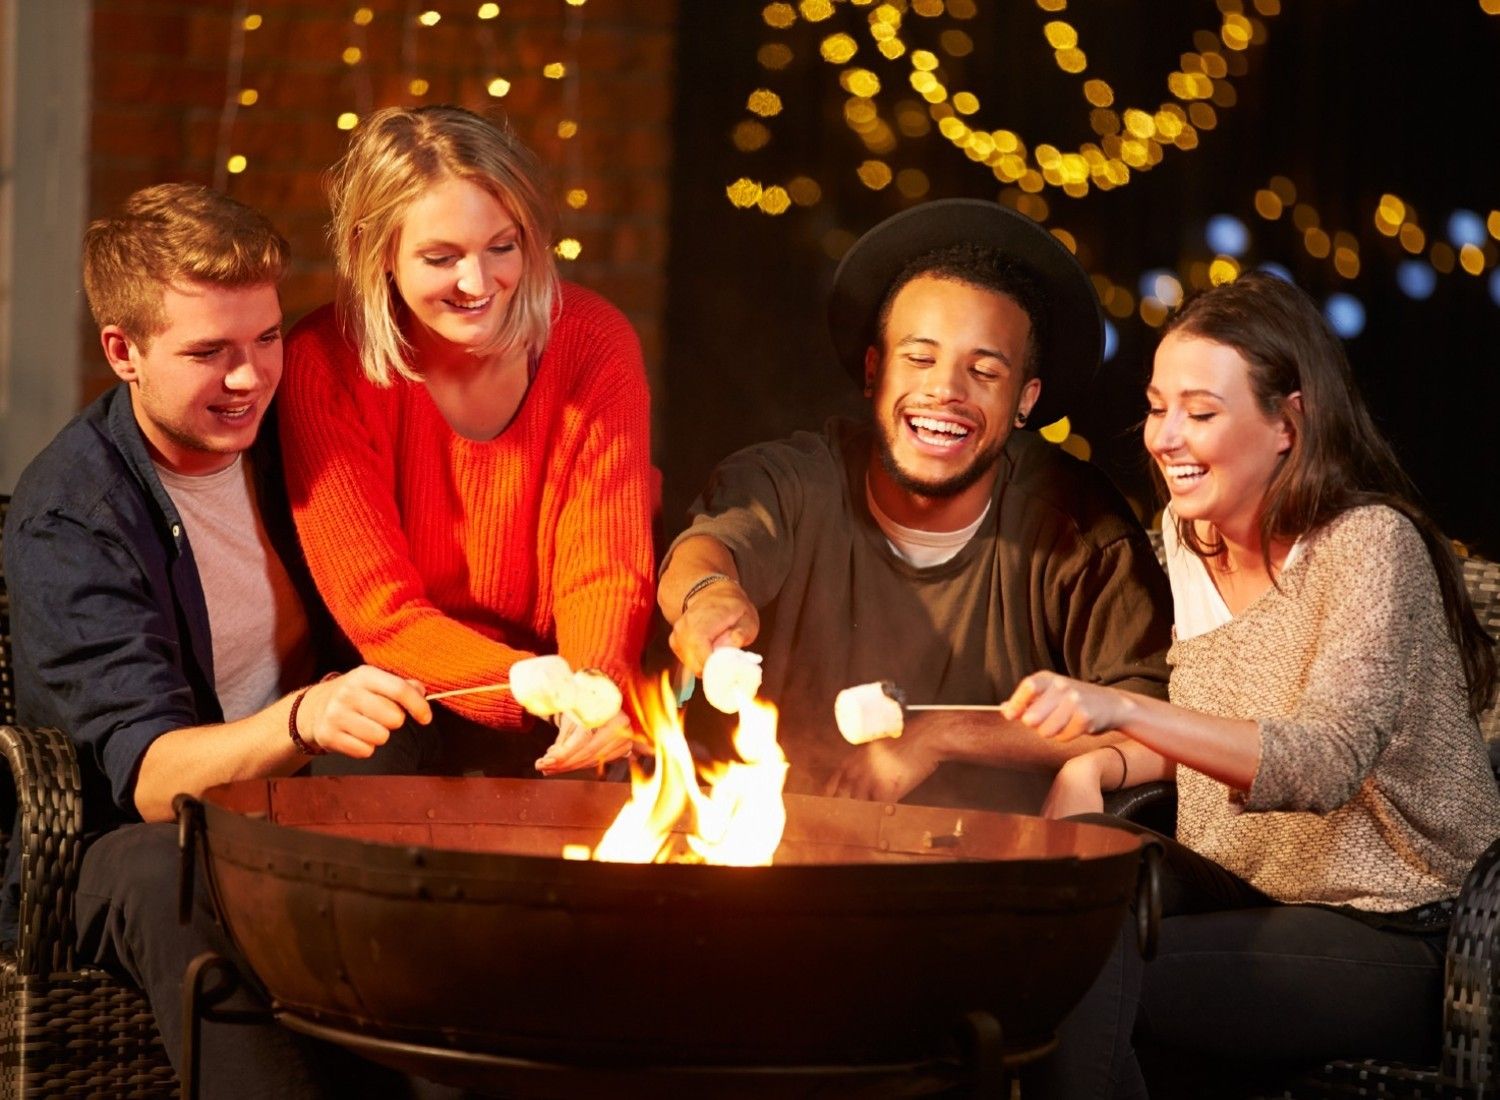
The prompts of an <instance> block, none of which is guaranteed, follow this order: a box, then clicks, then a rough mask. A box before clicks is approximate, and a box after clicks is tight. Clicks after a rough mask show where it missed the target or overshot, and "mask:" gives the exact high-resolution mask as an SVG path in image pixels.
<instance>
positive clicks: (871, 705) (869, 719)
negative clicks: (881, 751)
mask: <svg viewBox="0 0 1500 1100" xmlns="http://www.w3.org/2000/svg"><path fill="white" fill-rule="evenodd" d="M904 703H905V699H904V698H903V697H902V694H901V689H900V688H898V687H897V686H896V685H895V684H893V683H891V681H889V680H881V681H879V682H877V683H873V684H858V685H856V686H855V687H851V688H845V689H844V690H843V691H841V692H839V693H838V697H837V698H836V699H834V701H833V718H834V721H835V722H837V723H838V727H839V732H840V733H842V734H843V735H844V740H845V741H848V742H849V743H850V744H851V745H863V744H865V743H866V742H869V741H874V740H876V739H877V738H880V737H900V736H901V730H902V726H903V724H904V720H903V716H902V706H903V704H904Z"/></svg>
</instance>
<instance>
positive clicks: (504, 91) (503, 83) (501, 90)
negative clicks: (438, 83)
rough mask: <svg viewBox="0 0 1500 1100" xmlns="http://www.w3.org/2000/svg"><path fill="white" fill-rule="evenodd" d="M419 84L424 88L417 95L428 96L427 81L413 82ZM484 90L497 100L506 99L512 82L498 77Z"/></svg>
mask: <svg viewBox="0 0 1500 1100" xmlns="http://www.w3.org/2000/svg"><path fill="white" fill-rule="evenodd" d="M418 83H420V84H421V85H422V86H423V87H422V91H421V92H419V93H417V94H419V95H423V94H426V91H427V87H426V85H427V81H425V80H422V81H416V80H413V81H412V84H413V85H415V84H418ZM413 90H415V89H413ZM484 90H485V91H486V92H488V93H489V94H490V95H491V96H492V97H493V98H495V99H504V98H505V97H506V96H507V95H509V94H510V81H509V80H506V79H505V78H504V77H503V76H497V77H495V78H494V79H493V80H491V81H490V82H489V83H488V84H486V85H485V86H484Z"/></svg>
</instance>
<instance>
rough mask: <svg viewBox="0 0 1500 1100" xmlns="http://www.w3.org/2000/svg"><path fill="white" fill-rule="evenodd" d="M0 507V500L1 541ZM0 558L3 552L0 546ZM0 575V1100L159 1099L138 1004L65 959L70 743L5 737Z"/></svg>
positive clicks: (158, 1058) (74, 840) (24, 732)
mask: <svg viewBox="0 0 1500 1100" xmlns="http://www.w3.org/2000/svg"><path fill="white" fill-rule="evenodd" d="M9 504H10V498H9V497H8V496H3V495H0V531H3V530H4V522H5V511H6V508H7V507H8V505H9ZM0 550H3V545H0ZM12 652H13V651H12V648H11V634H10V605H9V598H8V594H7V589H6V586H5V570H4V568H3V567H0V718H3V721H0V755H3V757H4V759H5V762H6V763H7V764H8V765H9V767H8V768H5V769H0V788H3V790H0V821H3V822H4V824H5V827H6V828H7V829H9V828H10V827H11V823H12V822H13V821H17V813H16V810H17V805H18V803H19V808H20V813H19V821H17V828H16V829H15V831H14V833H13V834H11V835H9V836H6V837H5V838H4V842H3V844H0V857H3V855H4V854H5V853H6V852H7V851H8V849H9V846H10V844H11V843H12V842H14V843H16V844H18V845H19V846H20V859H21V878H22V880H23V881H22V888H21V898H22V910H23V911H22V913H21V915H20V928H19V931H18V935H17V942H16V944H15V945H14V950H12V951H10V952H0V1100H10V1098H12V1097H15V1098H20V1097H98V1096H129V1097H142V1098H146V1097H170V1096H177V1095H178V1088H177V1078H176V1076H175V1075H174V1074H173V1072H172V1066H171V1064H170V1063H169V1062H168V1061H167V1053H166V1050H165V1048H164V1047H163V1046H162V1043H161V1039H160V1037H159V1036H158V1035H157V1032H156V1020H155V1019H154V1018H153V1016H152V1015H151V1009H150V1006H149V1005H148V1004H147V1003H146V999H145V998H144V997H143V996H141V994H140V992H139V991H137V990H135V989H133V988H130V987H128V986H125V985H122V984H120V983H119V982H117V981H116V980H115V979H114V978H113V977H112V976H111V975H109V974H107V973H105V972H104V971H102V970H99V969H97V968H94V967H89V966H78V965H76V963H75V960H74V958H73V926H72V915H73V891H74V888H75V886H76V884H77V876H78V861H79V858H80V854H81V839H82V802H81V791H80V788H79V781H78V766H77V762H76V760H77V758H76V757H75V755H74V750H73V745H72V742H70V741H69V740H68V738H67V737H66V736H65V735H64V734H62V733H60V732H59V731H57V730H32V729H23V728H20V727H18V726H17V725H16V712H15V694H14V687H15V684H14V678H13V665H12Z"/></svg>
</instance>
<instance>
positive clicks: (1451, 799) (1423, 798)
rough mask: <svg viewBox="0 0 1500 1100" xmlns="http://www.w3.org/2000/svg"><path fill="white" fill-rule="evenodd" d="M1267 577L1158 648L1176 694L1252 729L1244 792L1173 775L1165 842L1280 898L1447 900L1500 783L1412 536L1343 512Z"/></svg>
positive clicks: (1383, 520) (1397, 906)
mask: <svg viewBox="0 0 1500 1100" xmlns="http://www.w3.org/2000/svg"><path fill="white" fill-rule="evenodd" d="M1279 584H1280V586H1279V589H1278V588H1272V589H1271V590H1269V591H1268V592H1266V593H1265V595H1263V596H1262V597H1261V598H1260V599H1258V600H1257V601H1256V602H1255V603H1254V604H1252V605H1251V606H1250V607H1248V608H1246V609H1245V610H1244V611H1242V612H1241V613H1240V614H1239V615H1237V616H1235V617H1234V618H1233V619H1232V620H1231V621H1229V622H1228V623H1225V624H1224V625H1222V626H1220V627H1218V628H1217V629H1215V630H1211V631H1209V632H1208V633H1206V634H1201V635H1198V636H1197V637H1194V638H1189V639H1187V640H1179V641H1177V642H1175V643H1174V644H1173V646H1172V649H1171V651H1170V652H1169V653H1168V656H1167V660H1168V663H1169V664H1170V665H1171V666H1172V681H1171V699H1172V702H1174V703H1177V704H1179V705H1181V706H1184V707H1189V708H1192V709H1194V710H1200V711H1206V712H1208V713H1210V714H1217V715H1222V716H1224V717H1235V718H1253V719H1255V720H1256V721H1257V723H1258V724H1259V726H1260V731H1261V759H1260V764H1259V767H1258V769H1257V771H1256V775H1255V779H1254V781H1253V782H1252V783H1251V785H1250V789H1249V791H1246V792H1234V791H1231V790H1230V789H1229V788H1228V787H1226V786H1225V785H1224V784H1222V783H1219V782H1217V781H1216V780H1213V779H1209V778H1208V777H1207V776H1204V775H1202V774H1200V773H1198V772H1195V771H1192V770H1191V769H1188V768H1179V769H1178V777H1177V782H1178V795H1179V808H1178V826H1177V831H1178V839H1179V840H1181V841H1182V842H1183V843H1185V844H1187V845H1189V846H1190V847H1192V848H1194V849H1195V850H1197V851H1198V852H1201V853H1202V854H1204V855H1206V856H1208V857H1209V858H1211V859H1213V860H1215V861H1217V862H1218V863H1220V864H1221V865H1223V866H1224V867H1226V868H1228V869H1229V870H1231V871H1233V872H1234V873H1235V874H1237V875H1239V876H1240V877H1242V878H1244V879H1245V880H1247V881H1248V882H1250V883H1251V884H1253V885H1254V886H1256V887H1257V888H1259V889H1260V890H1262V891H1264V892H1265V893H1267V894H1269V895H1270V896H1272V897H1274V898H1277V899H1278V900H1281V901H1286V902H1323V903H1328V904H1343V905H1352V906H1356V907H1358V908H1361V909H1368V910H1374V911H1379V912H1394V911H1397V910H1401V909H1407V908H1410V907H1412V906H1416V905H1421V904H1425V903H1426V902H1429V901H1434V900H1437V899H1439V898H1444V897H1451V896H1453V895H1454V894H1456V893H1457V892H1458V887H1459V884H1460V883H1461V882H1462V880H1463V876H1464V874H1465V873H1466V872H1467V871H1468V869H1469V867H1470V865H1471V864H1472V863H1473V862H1474V860H1475V859H1476V858H1477V857H1478V856H1479V854H1480V853H1481V852H1483V851H1484V849H1485V847H1486V846H1487V845H1488V844H1489V842H1490V841H1491V840H1493V839H1494V838H1495V836H1496V835H1497V834H1500V793H1497V789H1496V785H1495V780H1494V777H1493V776H1492V774H1491V771H1490V766H1489V760H1488V756H1487V754H1486V751H1485V747H1484V744H1483V742H1482V741H1481V740H1480V737H1479V731H1478V728H1477V726H1476V725H1475V723H1474V720H1473V719H1472V718H1470V717H1469V714H1468V708H1467V698H1466V695H1465V690H1464V680H1463V673H1462V666H1461V665H1460V663H1459V656H1458V651H1457V649H1456V648H1455V646H1454V644H1453V642H1452V641H1451V639H1450V638H1449V636H1448V630H1447V622H1446V620H1445V618H1444V616H1443V604H1442V599H1441V596H1440V595H1439V592H1438V586H1437V577H1436V574H1435V573H1434V572H1433V568H1432V562H1431V559H1430V558H1429V557H1428V554H1427V550H1426V548H1425V546H1424V544H1423V542H1422V540H1421V536H1420V535H1418V533H1417V531H1416V529H1415V528H1414V527H1413V526H1412V525H1411V523H1410V522H1409V521H1408V520H1407V519H1406V518H1405V517H1404V516H1402V515H1401V514H1400V513H1399V512H1396V511H1395V510H1393V509H1391V508H1386V507H1379V506H1376V507H1365V508H1358V509H1354V510H1353V511H1350V512H1347V513H1345V514H1344V515H1342V516H1340V517H1338V518H1337V519H1335V520H1334V521H1333V522H1332V523H1330V524H1329V525H1328V526H1327V527H1326V528H1324V529H1323V530H1321V531H1319V532H1317V533H1316V534H1314V535H1311V536H1309V537H1307V538H1304V539H1303V540H1302V549H1301V550H1300V551H1299V552H1298V555H1297V557H1296V558H1295V559H1294V560H1293V561H1292V563H1291V564H1290V565H1289V566H1288V567H1287V568H1286V571H1285V572H1284V573H1283V574H1282V576H1281V577H1280V579H1279Z"/></svg>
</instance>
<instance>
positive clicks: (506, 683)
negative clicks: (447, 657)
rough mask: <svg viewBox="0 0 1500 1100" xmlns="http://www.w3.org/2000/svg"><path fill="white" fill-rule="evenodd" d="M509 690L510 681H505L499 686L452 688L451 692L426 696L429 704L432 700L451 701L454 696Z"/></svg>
mask: <svg viewBox="0 0 1500 1100" xmlns="http://www.w3.org/2000/svg"><path fill="white" fill-rule="evenodd" d="M509 689H510V681H509V680H506V681H504V682H503V683H499V684H480V685H479V686H478V687H468V688H454V689H453V690H452V691H437V692H434V693H433V694H431V695H429V696H427V697H426V698H427V701H428V702H429V703H430V702H432V701H433V700H434V699H452V698H453V697H454V696H455V695H478V694H479V693H480V692H481V691H507V690H509Z"/></svg>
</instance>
